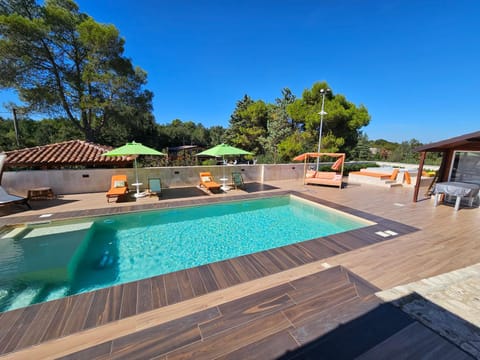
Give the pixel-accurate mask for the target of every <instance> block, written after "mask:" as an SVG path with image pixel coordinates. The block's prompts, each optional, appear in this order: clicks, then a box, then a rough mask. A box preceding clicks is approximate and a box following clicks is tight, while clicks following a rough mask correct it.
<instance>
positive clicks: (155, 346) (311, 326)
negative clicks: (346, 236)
mask: <svg viewBox="0 0 480 360" xmlns="http://www.w3.org/2000/svg"><path fill="white" fill-rule="evenodd" d="M319 283H320V284H323V286H322V287H321V288H319V287H318V284H319ZM376 290H377V289H376V288H374V287H371V286H369V285H368V284H366V283H365V282H364V281H361V280H360V279H358V277H356V276H354V275H353V276H352V274H351V273H350V272H348V271H346V270H345V269H343V268H341V267H339V266H338V267H335V268H331V269H328V270H325V271H321V272H319V273H317V274H313V275H310V276H307V277H303V278H300V279H297V280H294V281H291V282H288V283H285V284H282V285H279V286H276V287H273V288H270V289H267V290H264V291H260V292H257V293H254V294H252V295H250V296H246V297H243V298H240V299H237V300H234V301H230V302H228V303H224V304H221V305H218V306H214V307H210V308H208V309H205V310H202V311H199V312H196V313H194V314H190V315H188V316H185V317H182V318H179V319H175V320H172V321H169V322H167V323H164V324H161V325H157V326H152V327H149V328H147V329H145V330H141V331H138V332H134V333H132V334H129V335H125V336H118V337H115V338H113V339H112V340H109V341H106V342H102V343H98V344H96V345H94V346H91V347H89V348H87V349H84V350H81V351H78V352H73V353H70V354H67V355H65V356H63V357H59V359H63V360H67V359H107V358H108V359H153V358H155V359H159V358H160V359H168V360H175V359H199V360H201V359H273V358H277V357H280V358H281V359H295V358H302V359H303V358H312V359H313V358H335V359H352V358H355V357H357V356H363V358H365V359H369V358H370V359H373V358H377V359H378V358H385V357H386V356H385V355H386V354H391V353H392V348H391V347H392V343H393V342H400V343H402V345H403V346H405V347H407V348H410V347H411V345H412V344H413V345H415V347H414V348H413V349H416V350H410V353H409V355H410V356H411V357H412V358H418V357H429V356H431V355H437V354H442V355H447V356H448V357H449V359H469V357H468V355H466V354H465V353H463V352H462V351H461V350H459V349H458V348H456V347H455V346H453V345H452V344H450V343H449V342H448V341H446V340H444V339H442V338H441V337H440V336H438V335H436V334H435V333H433V332H431V331H430V330H428V329H426V328H425V327H423V326H422V325H420V324H419V323H417V322H415V321H414V320H412V319H411V318H409V317H408V316H406V315H405V314H404V313H403V312H402V311H400V310H398V309H397V308H395V307H393V306H391V305H388V304H381V303H380V302H379V300H378V299H377V298H376V297H375V296H373V292H374V291H376ZM366 328H368V331H365V329H366ZM418 333H420V334H421V335H422V336H421V337H420V338H419V337H417V336H416V335H417V334H418ZM410 335H414V336H410ZM344 344H348V346H344Z"/></svg>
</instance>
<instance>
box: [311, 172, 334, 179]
mask: <svg viewBox="0 0 480 360" xmlns="http://www.w3.org/2000/svg"><path fill="white" fill-rule="evenodd" d="M335 175H336V173H334V172H331V171H317V173H316V174H315V178H316V179H334V178H335Z"/></svg>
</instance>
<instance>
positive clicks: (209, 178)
mask: <svg viewBox="0 0 480 360" xmlns="http://www.w3.org/2000/svg"><path fill="white" fill-rule="evenodd" d="M202 181H203V182H211V181H212V178H211V177H210V176H202Z"/></svg>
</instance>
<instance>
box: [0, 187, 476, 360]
mask: <svg viewBox="0 0 480 360" xmlns="http://www.w3.org/2000/svg"><path fill="white" fill-rule="evenodd" d="M305 189H307V190H305V191H304V193H303V194H302V195H301V196H302V197H304V198H308V199H311V200H314V201H316V202H319V203H322V204H325V205H328V206H332V207H334V208H337V209H340V210H343V211H346V212H350V213H352V214H354V215H358V216H362V217H365V218H367V219H369V220H372V221H375V222H376V223H377V224H376V225H372V226H371V227H367V228H364V229H359V230H355V231H353V232H349V233H345V234H337V235H334V236H330V237H326V238H320V239H315V240H311V241H306V242H302V243H299V244H295V245H290V246H288V247H284V248H279V249H274V250H272V251H267V252H262V253H257V254H253V255H249V256H245V257H240V258H236V259H231V260H228V261H225V262H220V263H216V264H210V265H205V266H202V267H198V268H194V269H189V270H185V271H181V272H177V273H174V274H169V275H168V276H160V277H156V278H152V279H146V280H143V281H140V282H135V283H131V284H124V285H121V286H118V287H114V288H109V289H103V290H99V291H98V292H94V293H89V295H88V296H87V297H83V296H85V295H87V294H83V295H78V298H76V297H71V298H68V300H64V301H63V302H62V300H59V301H58V302H55V301H54V302H50V303H44V304H38V305H35V306H32V307H29V308H26V309H19V310H16V311H11V312H7V313H3V314H1V315H0V321H1V323H2V324H9V325H8V326H7V327H4V326H2V328H1V329H0V349H1V352H2V353H3V354H4V355H5V357H6V358H9V357H10V355H11V356H13V357H12V358H15V356H16V355H19V356H20V355H21V354H22V353H23V352H22V351H28V350H31V349H33V348H32V347H31V345H33V344H41V343H42V342H43V343H44V344H41V345H40V346H38V348H42V347H44V346H45V347H49V346H52V347H53V348H54V344H56V343H57V342H60V341H61V340H62V339H66V340H68V341H72V337H78V338H79V339H80V336H81V334H86V335H85V336H87V335H88V336H91V337H89V339H90V342H86V343H85V344H84V345H83V346H80V347H79V348H78V347H72V348H71V350H72V351H70V353H71V352H75V350H76V351H83V350H82V349H87V350H88V351H92V353H93V352H97V351H98V353H99V354H105V351H106V350H105V349H106V348H109V349H110V352H111V351H112V349H113V348H112V346H113V342H114V341H115V339H116V338H111V335H109V334H110V332H107V329H117V328H115V327H113V325H115V324H117V323H118V322H120V323H122V324H124V322H127V321H129V320H130V319H132V321H133V320H134V319H137V320H135V321H140V319H143V320H142V321H147V324H146V325H139V323H136V322H134V324H136V325H135V326H133V327H132V324H130V325H129V326H128V329H127V328H125V329H123V330H122V331H118V332H115V330H113V331H114V333H113V334H119V336H118V338H123V337H124V336H130V335H133V334H130V335H129V333H132V332H133V333H135V331H138V329H142V328H143V326H145V329H148V328H150V326H149V325H148V324H149V323H155V324H157V322H158V321H159V320H158V318H157V317H158V316H160V315H159V314H162V316H163V317H164V318H165V319H172V320H171V321H175V320H177V319H182V318H183V317H184V316H183V315H182V314H185V313H189V312H188V311H187V309H189V311H190V312H191V313H192V314H196V313H197V312H200V310H201V311H204V310H205V308H206V307H205V301H206V303H208V301H211V302H210V303H214V302H215V301H217V303H218V302H219V303H222V304H223V303H227V302H228V301H227V300H228V299H235V298H238V296H240V295H242V294H246V293H248V291H250V290H251V291H252V294H253V293H255V292H260V290H259V291H257V290H258V289H261V291H267V289H265V288H269V287H271V288H273V287H274V286H276V285H278V286H281V285H282V284H285V283H288V282H289V276H290V275H287V274H293V273H294V274H295V275H291V276H293V278H294V279H299V278H301V277H302V272H304V274H308V273H315V272H317V271H318V270H320V269H321V266H320V265H319V264H323V262H324V261H328V263H329V264H341V265H344V266H345V265H346V266H348V268H349V269H350V270H352V269H353V270H354V271H355V272H356V273H358V274H360V275H361V276H362V277H364V278H366V279H368V280H369V281H370V282H373V283H375V285H377V286H378V287H380V288H386V287H389V286H394V285H398V284H400V283H401V282H402V281H403V282H406V281H412V280H416V279H418V278H419V277H420V278H421V277H422V276H424V274H428V275H431V274H435V273H438V272H442V271H448V270H449V269H451V268H455V267H459V266H466V265H469V263H471V262H474V261H475V260H477V261H480V256H479V252H478V249H479V247H478V242H476V243H472V242H470V241H469V240H468V238H469V235H468V234H474V233H478V232H477V231H476V230H478V225H473V224H475V223H473V222H470V220H469V219H478V215H476V214H475V213H472V212H463V211H460V212H459V213H458V214H454V215H453V216H457V218H459V219H460V224H462V225H461V226H462V230H463V232H462V235H461V236H458V229H456V230H455V229H454V226H453V225H452V224H454V225H455V226H458V222H456V221H453V220H452V214H451V213H450V211H449V210H451V209H449V208H448V207H438V208H437V209H435V211H434V209H431V208H430V207H426V206H425V205H424V204H421V203H417V204H418V210H417V209H416V207H417V204H415V205H410V206H406V207H405V208H401V207H398V206H397V205H393V206H392V205H391V203H394V202H398V203H402V202H405V195H404V192H398V193H397V192H394V193H393V195H392V194H391V193H388V194H389V196H391V197H392V199H389V200H388V201H389V203H388V204H386V203H385V197H384V196H385V194H387V192H385V193H382V190H377V189H375V194H372V192H368V191H364V189H360V190H361V191H360V192H358V191H357V190H358V189H356V188H352V189H348V190H351V191H344V190H345V189H344V190H342V191H335V192H333V191H332V190H331V189H328V188H327V189H323V188H321V187H305ZM287 193H289V192H286V191H283V192H276V193H275V194H287ZM352 194H353V196H352ZM258 196H260V197H261V196H269V195H268V194H267V195H265V194H255V195H254V196H253V197H258ZM251 197H252V196H240V197H235V199H240V198H251ZM226 199H229V197H222V198H221V199H220V198H214V197H209V199H208V200H207V201H208V202H209V203H210V202H211V201H212V200H213V201H224V200H226ZM204 201H205V200H204V199H196V200H195V203H197V204H201V203H203V202H204ZM189 204H191V202H190V203H189ZM338 204H343V205H338ZM394 204H395V203H394ZM155 206H156V207H158V206H164V207H167V206H168V207H169V206H173V205H172V203H168V204H163V203H159V204H155ZM128 208H129V206H127V207H125V208H122V209H120V208H117V209H120V210H115V212H123V211H125V209H128ZM142 208H143V209H146V208H148V206H143V207H142ZM406 209H408V211H405V210H406ZM132 210H138V208H133V207H132ZM474 210H475V209H474ZM102 211H104V210H95V211H90V212H89V213H90V214H92V213H95V214H101V213H102ZM477 213H478V211H477ZM76 214H78V212H77V213H76ZM73 215H75V214H70V216H73ZM75 216H77V215H75ZM388 217H390V218H395V219H398V220H400V221H401V222H400V221H392V220H389V219H387V218H388ZM463 217H465V218H466V219H467V220H466V222H465V221H463V220H462V219H463ZM9 221H11V220H9ZM425 224H427V226H426V225H425ZM430 224H432V226H428V225H430ZM476 224H478V222H476ZM426 227H427V228H428V230H429V231H428V233H426V232H424V230H425V228H426ZM419 229H420V230H422V231H418V230H419ZM475 229H476V230H475ZM386 230H390V231H394V232H396V233H397V235H392V236H390V237H387V238H383V237H381V236H378V235H376V234H375V232H377V231H386ZM464 233H465V234H464ZM392 239H394V240H395V241H385V240H392ZM438 239H441V240H442V241H441V242H437V241H436V240H438ZM457 243H459V246H458V247H457ZM465 255H466V256H465ZM447 258H448V259H451V261H450V262H449V261H445V260H446V259H447ZM438 259H440V262H439V260H438ZM442 259H443V260H444V261H442ZM315 269H316V270H315ZM304 274H303V275H304ZM350 274H351V275H350V277H351V278H356V279H357V282H362V281H361V278H359V277H356V276H354V275H353V274H352V273H350ZM266 282H268V283H269V284H270V283H271V285H265V283H266ZM243 284H245V286H243ZM257 286H258V288H257ZM249 287H250V288H251V289H249ZM312 289H313V290H312V291H317V292H318V290H319V285H318V284H317V285H316V286H312ZM357 289H358V287H357ZM268 290H269V289H268ZM272 291H273V290H272ZM346 291H347V290H346ZM357 291H358V290H357ZM210 295H212V297H209V296H210ZM289 296H290V294H289ZM219 297H222V300H218V298H219ZM197 299H198V300H197ZM208 299H216V300H215V301H212V300H208ZM283 300H286V299H283ZM283 300H282V301H283ZM134 304H135V305H134ZM183 304H185V306H183ZM182 306H183V307H182ZM217 307H220V305H218V306H217ZM87 308H88V310H87ZM162 309H165V312H161V311H162ZM179 309H180V310H179ZM181 309H184V310H181ZM192 309H197V310H192ZM346 309H348V307H347V308H346ZM217 310H218V309H217ZM344 310H345V309H344ZM344 310H342V311H344ZM171 311H173V312H177V314H178V316H175V315H172V314H170V312H171ZM182 311H184V312H182ZM211 311H213V310H211ZM292 311H293V310H292ZM280 312H281V313H282V316H285V315H284V310H282V311H280ZM340 312H341V311H340ZM327 313H330V311H329V312H327ZM192 314H190V315H192ZM289 314H290V316H291V317H292V318H294V317H295V316H296V315H294V314H293V313H289ZM185 316H189V315H185ZM199 316H200V315H199ZM201 316H206V317H209V316H210V317H212V319H216V317H215V316H218V314H215V313H210V312H208V313H205V314H203V315H201ZM269 316H279V315H274V314H273V315H269ZM70 317H71V318H70ZM121 319H123V320H121ZM153 319H155V320H153ZM209 319H210V318H209ZM274 319H275V321H280V322H281V323H282V321H283V320H282V319H283V318H282V317H281V316H280V317H275V318H274ZM287 319H288V322H291V321H290V318H287ZM194 321H197V323H196V324H197V325H198V324H200V323H202V324H203V322H206V321H213V320H204V318H201V320H194ZM229 321H233V320H229ZM252 321H253V320H252ZM227 322H228V321H227ZM250 322H251V321H248V322H247V324H249V323H250ZM40 324H41V325H40ZM142 324H143V323H142ZM109 326H110V327H111V328H109ZM156 326H163V324H157V325H156ZM252 326H254V324H252ZM311 326H313V325H311ZM152 327H153V326H152ZM103 328H105V332H103V330H102V329H103ZM407 328H408V329H409V330H407ZM407 328H402V329H401V330H399V332H396V333H395V334H396V335H395V337H393V335H392V337H391V338H389V339H394V338H395V339H397V340H398V341H399V344H401V343H404V342H405V341H406V340H405V339H404V338H403V337H402V334H408V333H409V331H416V330H418V328H417V327H416V326H411V325H409V326H407ZM289 329H290V328H289ZM412 329H413V330H412ZM415 329H416V330H415ZM117 330H118V329H117ZM110 331H111V330H110ZM152 331H153V330H152ZM205 331H206V330H205ZM209 331H211V330H209ZM239 331H240V330H239ZM254 331H256V330H255V328H250V330H249V331H246V332H245V334H248V333H249V332H251V333H253V332H254ZM258 331H260V330H258ZM272 331H273V330H272ZM289 331H294V330H292V329H290V330H289ZM402 331H403V332H402ZM418 331H419V333H425V334H426V333H428V331H424V330H423V329H422V330H421V331H420V330H418ZM275 334H276V333H271V334H270V333H268V334H265V336H264V337H261V339H259V340H258V341H257V342H253V343H251V344H249V345H245V346H243V347H240V348H238V349H236V350H235V351H237V350H238V351H239V352H238V353H235V352H234V350H232V352H231V354H232V355H231V356H230V355H228V356H227V355H225V357H224V358H243V357H242V354H243V355H246V354H247V353H248V351H247V350H245V349H254V350H255V351H260V353H261V351H265V352H268V351H272V348H273V349H275V344H283V343H285V344H289V343H290V345H292V346H294V347H295V346H297V348H298V346H299V345H300V344H299V342H298V341H297V339H296V338H293V337H292V335H291V334H290V333H289V334H286V333H285V331H284V330H282V331H280V332H279V336H278V337H277V336H276V335H275ZM120 335H121V336H120ZM191 335H192V334H191ZM287 335H288V336H287ZM433 335H435V334H433ZM195 336H196V335H195ZM213 336H214V335H212V337H213ZM425 336H426V335H425ZM193 337H194V336H193V335H192V338H193ZM92 339H95V341H98V344H97V345H98V348H96V347H95V346H94V347H90V346H88V344H91V343H92V341H93V340H92ZM102 339H103V340H105V341H103V342H102V341H101V340H102ZM107 339H110V340H108V341H107ZM292 339H293V340H292ZM407 339H408V337H407ZM425 339H429V340H428V341H430V342H431V343H432V344H434V343H436V344H439V342H438V341H437V340H435V341H433V340H432V339H431V338H430V336H426V337H425ZM75 341H76V340H75ZM75 341H74V342H75ZM95 341H93V342H95ZM110 341H111V342H112V343H111V344H110V345H108V343H109V342H110ZM231 341H232V342H234V341H235V336H234V337H233V338H232V340H231ZM292 341H293V343H292ZM426 341H427V340H426ZM428 341H427V342H428ZM118 342H119V340H117V343H118ZM72 343H73V342H70V344H72ZM225 343H226V344H228V341H226V342H225ZM294 343H295V344H294ZM106 344H107V345H106ZM382 344H389V346H390V349H391V348H392V346H394V345H395V342H394V341H393V340H389V342H388V341H385V342H383V343H382ZM97 345H96V346H97ZM420 345H421V344H420ZM420 345H419V346H420ZM448 345H449V344H448V343H447V344H446V345H445V344H443V345H441V346H440V345H438V346H439V347H438V348H442V346H443V347H444V348H445V349H447V348H449V346H448ZM197 346H198V345H197ZM235 346H236V345H233V343H232V347H235ZM375 346H376V347H378V346H379V347H378V348H377V350H376V351H377V353H378V351H380V350H381V349H382V347H381V344H376V345H375ZM422 346H423V345H422ZM127 347H128V346H127ZM160 347H161V346H160ZM287 348H290V346H287ZM231 349H233V348H231ZM241 349H244V352H242V351H241ZM292 349H293V347H292ZM379 349H380V350H379ZM386 349H387V347H383V350H382V351H387V350H386ZM87 350H85V351H87ZM12 351H19V352H17V353H15V352H12ZM122 351H123V350H122ZM162 351H163V350H162ZM172 351H173V350H172ZM252 351H253V350H252ZM369 351H373V350H372V349H370V350H369ZM412 351H413V350H412ZM374 353H375V352H372V354H374ZM445 353H447V352H445ZM57 354H58V356H59V355H60V354H62V352H61V351H59V352H58V353H57ZM68 354H69V352H66V353H63V355H68ZM119 354H120V353H119ZM235 354H237V355H238V357H236V356H237V355H235ZM362 354H365V356H367V354H368V352H363V353H362ZM375 354H376V353H375ZM171 355H172V354H170V355H169V356H171ZM99 356H100V355H99ZM101 356H103V355H101ZM101 356H100V357H99V358H101ZM109 356H110V355H109ZM119 356H120V357H121V354H120V355H119ZM162 356H163V355H162ZM222 356H223V355H222ZM222 356H221V357H222ZM275 356H277V355H275ZM462 356H463V353H462ZM221 357H220V358H221ZM87 358H93V357H88V356H87ZM168 358H170V357H168ZM246 358H248V357H246ZM265 358H269V356H266V357H265ZM367 358H368V357H367ZM453 358H455V357H453ZM459 358H462V357H459Z"/></svg>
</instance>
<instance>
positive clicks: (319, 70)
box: [0, 0, 480, 143]
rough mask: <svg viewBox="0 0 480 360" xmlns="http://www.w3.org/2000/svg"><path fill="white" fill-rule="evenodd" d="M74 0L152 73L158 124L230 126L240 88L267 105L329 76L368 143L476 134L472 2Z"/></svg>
mask: <svg viewBox="0 0 480 360" xmlns="http://www.w3.org/2000/svg"><path fill="white" fill-rule="evenodd" d="M77 3H78V4H79V6H80V10H81V11H82V12H86V13H87V14H89V15H91V16H92V17H93V18H94V19H95V20H96V21H98V22H102V23H111V24H114V25H115V26H116V27H117V28H118V29H119V31H120V34H121V36H122V37H124V38H125V40H126V56H128V57H130V58H131V59H132V60H133V63H134V64H135V65H137V66H139V67H141V68H143V69H144V70H146V71H147V73H148V85H147V88H148V89H149V90H151V91H153V92H154V94H155V98H154V114H155V118H156V121H157V122H158V123H168V122H171V121H172V120H173V119H176V118H178V119H181V120H182V121H190V120H191V121H193V122H195V123H202V124H204V125H205V126H207V127H210V126H213V125H222V126H225V127H226V126H228V121H229V118H230V115H231V113H232V111H233V110H234V108H235V104H236V102H237V101H238V100H239V99H241V98H242V97H243V95H244V94H248V95H249V96H251V97H252V98H253V99H255V100H260V99H261V100H264V101H268V102H272V101H274V99H275V98H276V97H279V96H280V94H281V89H282V88H284V87H288V88H290V89H291V90H292V92H293V93H294V94H295V95H296V96H297V97H300V96H301V94H302V91H303V90H304V89H306V88H310V87H311V86H312V85H313V84H314V83H315V82H317V81H327V82H328V83H329V84H330V86H331V88H332V90H333V92H334V93H341V94H344V95H345V96H346V97H347V99H348V100H350V101H352V102H354V103H355V104H357V105H360V104H363V105H365V106H366V107H367V109H368V110H369V113H370V115H371V117H372V119H371V122H370V124H369V125H368V126H367V127H366V128H364V129H363V130H364V131H365V132H366V133H367V135H368V136H369V138H370V139H372V140H373V139H379V138H383V139H386V140H390V141H396V142H401V141H404V140H410V139H412V138H416V139H418V140H420V141H421V142H423V143H427V142H431V141H437V140H442V139H445V138H449V137H452V136H456V135H461V134H464V133H468V132H473V131H478V130H480V126H479V124H480V121H479V110H478V104H479V103H480V101H479V99H480V21H479V15H480V1H478V0H443V1H439V0H418V1H408V0H386V1H383V0H338V1H331V0H328V1H326V0H309V1H305V0H298V1H297V0H276V1H273V0H272V1H262V0H236V1H228V0H224V1H220V0H195V1H194V0H188V1H186V0H168V1H167V0H136V1H132V0H77ZM5 100H6V97H5V96H3V97H2V95H1V94H0V103H3V102H4V101H5ZM0 111H4V110H3V109H2V110H0Z"/></svg>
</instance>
